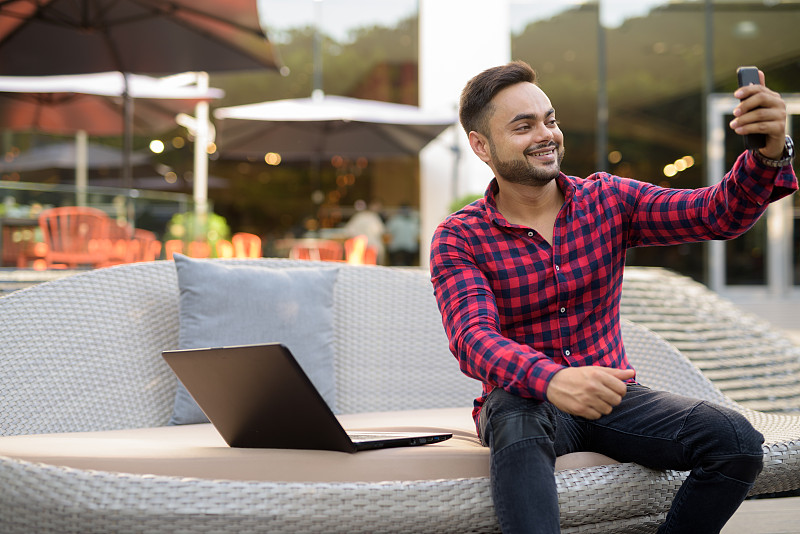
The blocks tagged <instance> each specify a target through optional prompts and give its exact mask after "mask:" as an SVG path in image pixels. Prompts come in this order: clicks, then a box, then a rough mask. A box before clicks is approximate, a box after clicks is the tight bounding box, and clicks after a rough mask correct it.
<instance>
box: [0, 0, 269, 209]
mask: <svg viewBox="0 0 800 534" xmlns="http://www.w3.org/2000/svg"><path fill="white" fill-rule="evenodd" d="M259 15H260V14H259V9H258V2H257V0H3V1H2V2H0V74H6V75H13V76H40V75H56V74H80V73H91V72H105V71H112V70H115V71H119V72H123V73H134V72H135V73H146V74H171V73H174V72H181V71H184V70H196V71H207V72H217V71H236V70H252V69H272V70H278V69H280V67H281V62H280V60H279V58H278V56H277V53H276V50H275V49H274V47H273V46H272V43H271V42H270V41H269V40H268V39H267V36H266V34H265V32H264V31H263V29H262V28H261V25H260V16H259ZM205 79H206V80H207V78H205ZM126 94H127V93H126ZM125 102H126V104H127V105H126V116H128V117H130V115H131V113H132V110H131V108H132V99H130V98H125ZM197 112H198V115H199V116H201V117H202V120H200V121H199V123H200V125H201V127H200V128H199V129H198V131H197V136H196V143H197V144H200V145H201V146H203V147H205V140H206V134H207V132H206V128H205V125H206V124H207V123H208V106H207V105H204V104H202V103H201V104H200V105H199V106H198V110H197ZM125 125H126V130H125V132H124V135H123V146H124V148H125V150H124V151H123V154H124V156H123V160H124V159H125V158H126V157H127V154H130V153H131V145H130V143H131V139H132V132H131V131H130V126H131V121H125ZM206 172H207V158H206V159H204V160H200V159H199V158H195V183H198V181H199V183H200V185H199V186H198V188H197V189H196V191H195V192H196V193H197V195H196V196H195V207H196V208H195V209H196V210H197V211H198V214H203V215H204V214H205V210H206V208H207V198H206V196H204V195H203V193H204V192H205V191H204V189H205V187H204V186H203V184H205V179H206V176H207V174H206ZM130 178H131V177H130V166H129V165H127V162H125V161H123V179H125V180H130Z"/></svg>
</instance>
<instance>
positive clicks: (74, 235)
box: [39, 206, 110, 269]
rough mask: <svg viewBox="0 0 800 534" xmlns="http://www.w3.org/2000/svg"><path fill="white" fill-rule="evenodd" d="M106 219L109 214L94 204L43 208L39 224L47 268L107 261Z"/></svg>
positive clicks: (95, 263) (95, 264) (98, 263)
mask: <svg viewBox="0 0 800 534" xmlns="http://www.w3.org/2000/svg"><path fill="white" fill-rule="evenodd" d="M109 223H110V219H109V217H108V216H107V215H106V214H105V213H104V212H103V211H101V210H99V209H96V208H89V207H82V206H65V207H61V208H50V209H46V210H44V211H42V212H41V213H40V214H39V226H40V227H41V229H42V240H43V241H44V243H45V244H46V245H47V252H46V254H45V257H44V260H45V263H46V265H47V268H48V269H52V268H64V267H68V268H72V269H74V268H77V267H79V266H89V267H101V266H103V265H106V264H107V263H108V259H109V251H108V246H107V243H108V236H109V233H108V229H109Z"/></svg>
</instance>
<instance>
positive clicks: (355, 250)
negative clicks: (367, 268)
mask: <svg viewBox="0 0 800 534" xmlns="http://www.w3.org/2000/svg"><path fill="white" fill-rule="evenodd" d="M344 251H345V261H346V262H347V263H349V264H352V265H375V264H376V263H377V262H378V251H377V250H376V249H375V247H371V246H369V245H368V244H367V236H365V235H357V236H355V237H351V238H350V239H348V240H347V241H345V242H344Z"/></svg>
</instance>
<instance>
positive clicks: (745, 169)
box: [737, 150, 797, 206]
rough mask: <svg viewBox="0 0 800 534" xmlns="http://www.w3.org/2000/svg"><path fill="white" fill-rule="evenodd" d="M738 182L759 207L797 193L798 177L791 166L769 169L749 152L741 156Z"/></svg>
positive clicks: (738, 166)
mask: <svg viewBox="0 0 800 534" xmlns="http://www.w3.org/2000/svg"><path fill="white" fill-rule="evenodd" d="M738 163H739V164H740V165H737V168H738V172H737V182H738V183H739V184H740V185H741V186H742V187H743V188H744V190H745V191H746V192H747V194H748V196H749V197H750V198H751V199H752V200H753V201H754V202H756V203H757V204H758V205H760V206H761V205H764V204H765V203H768V202H774V201H776V200H779V199H781V198H783V197H785V196H788V195H791V194H792V193H794V192H795V191H797V176H796V175H795V173H794V168H793V167H792V166H791V165H786V166H785V167H769V166H767V165H764V164H763V163H761V162H760V161H758V160H757V159H756V158H755V157H754V156H753V154H752V153H751V152H750V151H749V150H747V151H745V152H744V153H743V154H742V155H741V156H739V162H738Z"/></svg>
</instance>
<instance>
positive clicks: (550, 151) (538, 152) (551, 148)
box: [525, 143, 557, 158]
mask: <svg viewBox="0 0 800 534" xmlns="http://www.w3.org/2000/svg"><path fill="white" fill-rule="evenodd" d="M556 149H557V146H556V144H555V143H551V144H549V145H547V146H545V147H537V148H535V149H529V150H526V151H525V155H526V156H533V157H536V158H542V157H550V156H555V154H556Z"/></svg>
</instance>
